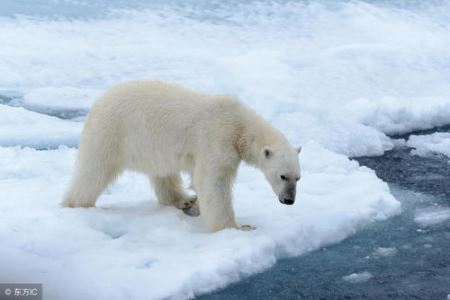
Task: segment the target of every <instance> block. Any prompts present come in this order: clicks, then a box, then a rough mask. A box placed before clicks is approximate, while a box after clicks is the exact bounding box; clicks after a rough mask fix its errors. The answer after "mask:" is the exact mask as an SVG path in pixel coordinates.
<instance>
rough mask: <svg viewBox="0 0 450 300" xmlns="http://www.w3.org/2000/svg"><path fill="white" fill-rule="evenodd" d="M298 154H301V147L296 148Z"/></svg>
mask: <svg viewBox="0 0 450 300" xmlns="http://www.w3.org/2000/svg"><path fill="white" fill-rule="evenodd" d="M300 152H302V147H301V146H300V147H297V153H298V154H300Z"/></svg>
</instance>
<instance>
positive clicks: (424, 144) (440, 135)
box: [407, 132, 450, 157]
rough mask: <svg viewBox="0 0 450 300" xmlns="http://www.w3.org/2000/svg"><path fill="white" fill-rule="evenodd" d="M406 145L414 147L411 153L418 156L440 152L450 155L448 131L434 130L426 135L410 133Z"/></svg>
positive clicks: (449, 134) (449, 135)
mask: <svg viewBox="0 0 450 300" xmlns="http://www.w3.org/2000/svg"><path fill="white" fill-rule="evenodd" d="M407 145H408V146H409V147H412V148H414V149H413V150H412V151H411V153H412V154H415V155H419V156H425V157H427V156H433V155H438V154H442V155H445V156H447V157H450V133H448V132H435V133H433V134H428V135H411V136H410V137H409V139H408V142H407Z"/></svg>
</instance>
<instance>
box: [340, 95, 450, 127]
mask: <svg viewBox="0 0 450 300" xmlns="http://www.w3.org/2000/svg"><path fill="white" fill-rule="evenodd" d="M344 112H345V113H346V114H347V115H348V116H349V117H350V118H351V119H352V120H354V121H357V122H359V123H362V124H365V125H367V126H371V127H373V128H376V129H378V130H380V131H382V132H384V133H386V134H390V135H394V134H402V133H407V132H411V131H414V130H420V129H430V128H433V127H436V126H442V125H446V124H449V120H450V96H449V97H446V98H441V97H436V98H433V99H427V98H413V97H411V98H408V99H401V98H392V97H385V98H381V99H378V100H372V99H367V98H360V99H356V100H353V101H351V102H349V103H348V104H346V105H345V107H344Z"/></svg>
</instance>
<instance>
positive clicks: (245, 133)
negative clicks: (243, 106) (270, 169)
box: [236, 109, 287, 167]
mask: <svg viewBox="0 0 450 300" xmlns="http://www.w3.org/2000/svg"><path fill="white" fill-rule="evenodd" d="M241 122H242V123H241V126H240V129H239V133H238V139H237V145H236V146H237V149H238V152H239V154H240V157H241V159H242V160H243V161H245V162H246V163H248V164H250V165H253V166H255V167H260V166H259V165H260V159H261V157H262V156H261V154H262V151H263V149H264V148H266V147H269V148H276V147H277V146H279V145H282V144H284V143H286V142H287V140H286V138H285V137H284V136H283V134H282V133H281V132H280V131H278V130H277V129H276V128H275V127H273V126H272V125H271V124H270V123H269V122H267V121H266V120H264V119H263V118H262V117H261V116H259V115H258V114H257V113H256V112H255V111H253V110H251V109H248V110H246V111H245V113H244V114H243V115H242V116H241Z"/></svg>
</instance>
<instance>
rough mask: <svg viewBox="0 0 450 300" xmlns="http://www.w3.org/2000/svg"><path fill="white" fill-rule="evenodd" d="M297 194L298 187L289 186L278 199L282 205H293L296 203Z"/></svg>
mask: <svg viewBox="0 0 450 300" xmlns="http://www.w3.org/2000/svg"><path fill="white" fill-rule="evenodd" d="M295 194H296V186H295V185H292V186H288V187H287V188H286V189H285V190H283V191H282V192H281V193H280V195H279V196H278V199H279V200H280V202H281V203H283V204H286V205H292V204H294V202H295Z"/></svg>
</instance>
